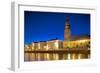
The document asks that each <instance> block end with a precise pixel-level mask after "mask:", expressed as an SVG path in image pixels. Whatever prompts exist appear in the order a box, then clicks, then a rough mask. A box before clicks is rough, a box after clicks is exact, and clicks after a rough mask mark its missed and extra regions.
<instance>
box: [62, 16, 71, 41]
mask: <svg viewBox="0 0 100 73" xmlns="http://www.w3.org/2000/svg"><path fill="white" fill-rule="evenodd" d="M70 37H71V31H70V23H69V18H68V17H67V18H66V22H65V28H64V40H65V41H69V40H70Z"/></svg>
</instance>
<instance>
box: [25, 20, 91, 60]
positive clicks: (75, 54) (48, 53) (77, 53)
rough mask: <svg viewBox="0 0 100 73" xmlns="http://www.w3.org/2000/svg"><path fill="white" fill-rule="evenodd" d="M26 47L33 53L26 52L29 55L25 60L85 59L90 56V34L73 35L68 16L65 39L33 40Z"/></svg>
mask: <svg viewBox="0 0 100 73" xmlns="http://www.w3.org/2000/svg"><path fill="white" fill-rule="evenodd" d="M24 48H25V52H27V51H28V52H29V51H31V52H32V53H31V54H27V53H26V54H25V56H26V57H28V58H25V61H34V60H36V61H37V60H39V61H40V60H66V59H68V60H70V59H71V60H72V59H85V58H90V35H78V36H72V35H71V30H70V22H69V18H67V19H66V22H65V27H64V40H63V41H62V40H59V39H51V40H48V41H39V42H32V43H31V44H28V45H25V46H24ZM64 51H65V52H64ZM87 51H89V53H87ZM33 52H34V53H33ZM43 52H44V53H43Z"/></svg>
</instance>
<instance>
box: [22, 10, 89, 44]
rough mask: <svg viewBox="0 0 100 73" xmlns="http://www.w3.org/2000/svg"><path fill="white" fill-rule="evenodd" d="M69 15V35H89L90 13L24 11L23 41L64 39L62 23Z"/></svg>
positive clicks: (26, 42) (63, 23)
mask: <svg viewBox="0 0 100 73" xmlns="http://www.w3.org/2000/svg"><path fill="white" fill-rule="evenodd" d="M67 17H69V20H70V29H71V35H72V36H77V35H84V34H88V35H90V14H79V13H78V14H76V13H58V12H57V13H54V12H33V11H24V23H25V24H24V43H25V44H28V43H31V42H38V41H47V40H50V39H55V38H58V39H60V40H64V25H65V21H66V18H67Z"/></svg>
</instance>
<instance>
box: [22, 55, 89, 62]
mask: <svg viewBox="0 0 100 73" xmlns="http://www.w3.org/2000/svg"><path fill="white" fill-rule="evenodd" d="M88 58H90V54H82V53H77V54H75V53H71V54H70V53H67V54H65V53H64V54H62V53H60V54H59V53H25V54H24V60H25V61H48V60H75V59H88Z"/></svg>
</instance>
